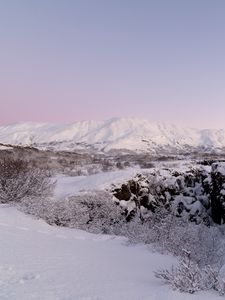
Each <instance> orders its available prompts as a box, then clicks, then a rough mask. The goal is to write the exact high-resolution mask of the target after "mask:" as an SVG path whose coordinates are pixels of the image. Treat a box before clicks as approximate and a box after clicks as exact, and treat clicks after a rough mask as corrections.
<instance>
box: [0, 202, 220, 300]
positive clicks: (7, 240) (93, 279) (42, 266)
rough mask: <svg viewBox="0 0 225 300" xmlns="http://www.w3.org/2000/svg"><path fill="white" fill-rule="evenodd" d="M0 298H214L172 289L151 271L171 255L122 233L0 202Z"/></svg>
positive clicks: (165, 264)
mask: <svg viewBox="0 0 225 300" xmlns="http://www.w3.org/2000/svg"><path fill="white" fill-rule="evenodd" d="M0 240H1V247H0V299H1V300H18V299H21V300H118V299H119V300H165V299H167V300H178V299H179V300H209V299H210V300H217V299H218V300H219V299H221V297H219V296H217V295H216V294H214V293H211V292H204V293H197V294H195V295H190V294H180V293H178V292H175V291H172V290H171V289H170V288H169V287H168V286H165V285H163V284H162V283H161V281H160V280H158V279H156V278H155V277H154V275H153V271H154V270H157V269H161V268H166V267H170V266H171V264H173V263H174V262H175V259H174V258H172V257H170V256H166V255H161V254H157V253H153V252H151V251H150V250H149V249H147V247H145V246H140V245H139V246H128V245H126V244H125V239H124V238H119V237H113V236H107V235H94V234H90V233H86V232H84V231H80V230H74V229H69V228H60V227H54V226H50V225H47V224H46V223H44V222H43V221H41V220H36V219H33V218H31V217H30V216H27V215H24V214H23V213H21V212H19V211H17V210H16V208H13V207H9V206H7V205H1V206H0Z"/></svg>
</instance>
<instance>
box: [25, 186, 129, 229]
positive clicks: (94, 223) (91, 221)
mask: <svg viewBox="0 0 225 300" xmlns="http://www.w3.org/2000/svg"><path fill="white" fill-rule="evenodd" d="M20 208H21V209H22V210H23V211H24V212H26V213H29V214H32V215H35V216H37V217H38V218H42V219H44V220H45V221H46V222H47V223H49V224H51V225H58V226H67V227H73V228H79V229H83V230H87V231H90V232H94V233H108V234H109V233H114V232H116V228H120V227H121V226H122V223H123V222H124V221H125V218H123V216H122V214H123V209H122V208H121V207H120V206H118V205H117V204H116V203H115V202H114V201H113V200H112V196H111V195H110V194H109V193H107V192H104V191H92V192H87V193H83V194H79V195H76V196H71V197H69V198H67V199H64V200H61V201H54V200H53V199H47V198H45V199H43V198H41V199H39V200H38V201H34V200H30V199H29V200H28V199H25V200H23V201H22V202H21V203H20ZM123 220H124V221H123Z"/></svg>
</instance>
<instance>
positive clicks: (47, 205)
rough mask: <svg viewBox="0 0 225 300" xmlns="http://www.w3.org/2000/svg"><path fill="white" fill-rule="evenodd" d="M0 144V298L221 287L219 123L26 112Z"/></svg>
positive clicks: (140, 298)
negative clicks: (71, 120) (63, 120)
mask: <svg viewBox="0 0 225 300" xmlns="http://www.w3.org/2000/svg"><path fill="white" fill-rule="evenodd" d="M0 143H1V146H0V238H1V241H2V242H1V248H0V255H1V262H0V299H4V300H17V299H24V300H30V299H36V300H38V299H43V300H51V299H52V300H55V299H58V300H72V299H77V300H87V299H88V300H97V299H98V300H108V299H109V300H117V299H121V300H130V299H133V300H164V299H165V298H166V299H171V300H172V299H181V300H191V299H193V300H194V299H198V300H203V299H215V300H217V299H221V295H222V296H223V295H224V292H225V277H224V265H225V257H224V254H223V253H224V251H225V238H224V236H225V227H224V223H225V209H224V207H225V163H224V158H225V157H224V154H223V153H224V152H223V148H224V146H225V136H224V132H223V131H210V130H208V131H199V130H194V129H178V128H176V127H174V126H163V125H159V124H152V123H150V122H148V121H143V120H138V119H113V120H110V121H107V122H80V123H76V124H73V125H51V126H50V125H48V124H27V123H26V124H19V125H18V124H16V125H11V126H5V127H1V128H0ZM188 149H189V150H190V151H189V152H188ZM209 265H210V267H209ZM165 283H166V284H165Z"/></svg>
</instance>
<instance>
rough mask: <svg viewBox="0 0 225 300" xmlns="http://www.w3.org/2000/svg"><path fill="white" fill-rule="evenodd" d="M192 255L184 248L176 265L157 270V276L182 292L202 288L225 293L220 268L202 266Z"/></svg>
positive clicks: (191, 292)
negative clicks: (194, 260)
mask: <svg viewBox="0 0 225 300" xmlns="http://www.w3.org/2000/svg"><path fill="white" fill-rule="evenodd" d="M190 257H191V256H190V252H189V251H187V250H183V257H181V258H180V260H179V263H178V265H177V266H176V267H174V266H172V268H171V270H168V269H164V270H159V271H156V272H154V275H155V277H156V278H159V279H162V280H163V281H164V282H165V283H166V284H168V285H170V286H171V287H172V288H173V289H174V290H179V291H180V292H186V293H190V294H193V293H195V292H197V291H200V290H215V291H217V292H219V294H220V295H224V293H225V285H224V280H221V278H220V276H219V271H218V269H216V268H213V267H211V266H206V267H204V268H200V267H199V265H198V264H197V263H196V262H193V261H192V260H191V258H190Z"/></svg>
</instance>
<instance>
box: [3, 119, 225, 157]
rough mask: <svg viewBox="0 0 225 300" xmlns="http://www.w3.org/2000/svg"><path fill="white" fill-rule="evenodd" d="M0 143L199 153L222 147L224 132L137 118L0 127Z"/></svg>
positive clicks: (224, 143)
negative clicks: (200, 150)
mask: <svg viewBox="0 0 225 300" xmlns="http://www.w3.org/2000/svg"><path fill="white" fill-rule="evenodd" d="M0 143H5V144H21V145H34V144H35V145H36V146H39V147H42V148H43V147H48V145H50V144H51V147H54V146H55V149H57V150H58V149H64V150H66V149H68V150H71V149H77V148H79V147H84V148H85V147H86V146H88V145H89V146H92V147H94V148H95V149H99V150H102V151H109V150H111V149H128V150H133V151H148V152H152V153H155V151H157V150H161V151H162V150H166V151H168V150H170V151H172V150H173V151H174V150H179V151H182V150H187V147H191V148H199V147H200V148H202V149H203V150H204V149H205V150H207V149H208V150H212V149H221V148H223V147H225V131H224V130H222V129H221V130H213V129H212V130H209V129H205V130H199V129H193V128H180V127H178V126H175V125H170V124H160V123H155V122H152V121H149V120H145V119H138V118H114V119H110V120H106V121H82V122H75V123H72V124H45V123H19V124H12V125H8V126H1V127H0Z"/></svg>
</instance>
